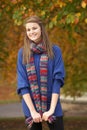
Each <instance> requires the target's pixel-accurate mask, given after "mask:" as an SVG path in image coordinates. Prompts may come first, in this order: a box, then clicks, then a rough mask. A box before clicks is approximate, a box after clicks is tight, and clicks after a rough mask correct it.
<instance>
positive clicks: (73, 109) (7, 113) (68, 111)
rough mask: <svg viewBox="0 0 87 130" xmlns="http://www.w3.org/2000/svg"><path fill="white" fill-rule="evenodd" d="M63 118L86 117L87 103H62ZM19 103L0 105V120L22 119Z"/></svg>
mask: <svg viewBox="0 0 87 130" xmlns="http://www.w3.org/2000/svg"><path fill="white" fill-rule="evenodd" d="M61 104H62V108H63V112H64V116H65V117H67V116H85V117H87V103H72V102H66V101H62V103H61ZM23 116H24V115H23V112H22V106H21V103H20V102H17V103H9V104H0V118H11V117H16V118H17V117H23Z"/></svg>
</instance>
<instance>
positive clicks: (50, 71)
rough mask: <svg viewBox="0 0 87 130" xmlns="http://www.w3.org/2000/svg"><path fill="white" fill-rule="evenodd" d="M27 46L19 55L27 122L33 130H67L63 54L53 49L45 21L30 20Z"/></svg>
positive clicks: (19, 80)
mask: <svg viewBox="0 0 87 130" xmlns="http://www.w3.org/2000/svg"><path fill="white" fill-rule="evenodd" d="M24 26H25V30H26V31H25V37H24V46H23V47H22V48H21V49H20V50H19V52H18V60H17V75H18V78H17V79H18V88H17V92H18V94H21V95H22V97H23V98H22V106H23V112H24V115H25V122H26V124H27V126H28V128H29V129H30V130H42V121H46V122H47V124H48V126H49V129H50V130H64V126H63V112H62V108H61V104H60V88H61V87H62V86H63V85H64V76H65V72H64V63H63V60H62V54H61V50H60V48H59V47H58V46H56V45H52V44H51V42H50V41H49V39H48V36H47V34H46V31H45V28H44V25H43V23H42V21H41V19H40V18H39V17H37V16H31V17H30V18H27V19H26V20H25V23H24Z"/></svg>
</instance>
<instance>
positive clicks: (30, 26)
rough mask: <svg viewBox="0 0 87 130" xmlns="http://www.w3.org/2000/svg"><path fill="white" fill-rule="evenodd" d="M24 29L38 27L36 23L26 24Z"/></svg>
mask: <svg viewBox="0 0 87 130" xmlns="http://www.w3.org/2000/svg"><path fill="white" fill-rule="evenodd" d="M25 27H26V28H32V27H39V28H40V26H39V24H38V23H34V22H33V23H27V24H26V25H25Z"/></svg>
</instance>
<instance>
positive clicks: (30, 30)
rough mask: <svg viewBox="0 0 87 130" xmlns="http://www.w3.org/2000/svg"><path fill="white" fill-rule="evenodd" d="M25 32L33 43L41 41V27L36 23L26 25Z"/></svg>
mask: <svg viewBox="0 0 87 130" xmlns="http://www.w3.org/2000/svg"><path fill="white" fill-rule="evenodd" d="M26 32H27V36H28V38H29V39H30V40H32V41H34V42H35V43H38V42H39V41H40V40H41V27H40V26H39V25H38V24H37V23H27V24H26Z"/></svg>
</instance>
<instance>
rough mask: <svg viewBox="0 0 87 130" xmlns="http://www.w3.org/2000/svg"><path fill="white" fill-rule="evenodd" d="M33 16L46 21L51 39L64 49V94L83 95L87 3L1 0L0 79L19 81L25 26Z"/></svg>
mask: <svg viewBox="0 0 87 130" xmlns="http://www.w3.org/2000/svg"><path fill="white" fill-rule="evenodd" d="M32 14H34V15H38V16H40V17H41V18H42V19H43V21H44V24H45V25H46V28H47V30H48V33H50V37H51V39H52V40H53V41H55V42H56V43H58V44H59V45H60V46H61V48H62V51H63V57H64V60H65V61H64V62H65V66H66V84H65V87H64V89H63V90H64V93H65V94H70V95H71V96H75V95H78V96H79V95H81V92H84V91H86V90H87V89H86V85H87V82H86V81H87V79H86V77H87V74H86V63H87V60H86V58H85V55H87V47H86V43H87V40H86V39H87V38H86V35H87V0H32V1H31V0H1V1H0V23H1V26H0V31H1V32H2V33H0V72H1V76H0V77H3V76H4V77H5V79H8V80H9V81H10V82H11V81H13V82H15V79H16V64H15V63H16V60H17V51H18V49H19V48H20V45H22V41H23V33H22V32H23V31H22V30H23V27H22V24H23V22H24V19H25V18H27V17H28V16H30V15H32ZM53 32H54V34H56V35H55V39H54V36H53V35H52V34H53ZM57 33H58V35H57ZM76 41H77V43H76ZM63 42H64V44H61V43H63ZM75 43H76V44H75ZM67 54H68V55H67ZM72 61H73V62H72ZM83 73H84V75H83ZM14 77H15V78H14ZM81 86H82V87H81Z"/></svg>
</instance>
